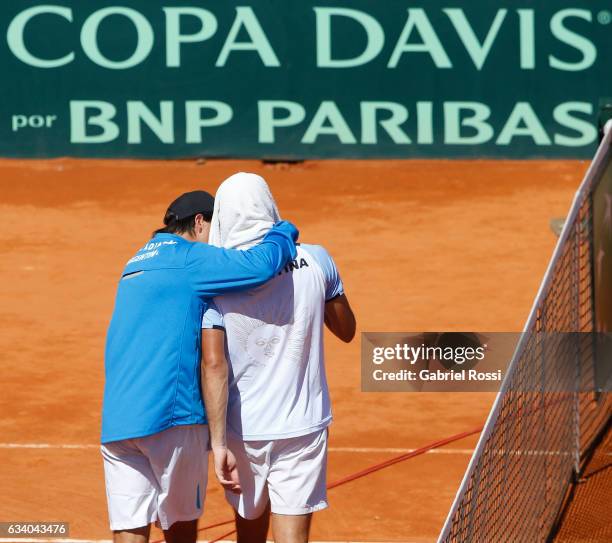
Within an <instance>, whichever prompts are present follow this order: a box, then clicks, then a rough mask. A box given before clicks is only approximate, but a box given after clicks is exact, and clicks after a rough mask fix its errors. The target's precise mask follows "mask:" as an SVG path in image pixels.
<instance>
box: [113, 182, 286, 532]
mask: <svg viewBox="0 0 612 543" xmlns="http://www.w3.org/2000/svg"><path fill="white" fill-rule="evenodd" d="M213 204H214V199H213V197H212V196H211V195H210V194H208V193H206V192H204V191H194V192H190V193H186V194H183V195H182V196H180V197H179V198H178V199H177V200H175V201H174V202H173V203H172V204H171V205H170V207H169V208H168V211H167V212H166V216H165V217H164V225H165V226H164V227H163V228H161V229H160V230H158V231H156V232H155V233H154V236H153V238H152V239H151V240H150V241H148V242H147V243H146V244H145V245H144V247H142V248H141V249H140V250H139V251H138V252H137V253H136V255H135V256H134V257H133V258H131V259H130V260H129V261H128V262H127V265H126V266H125V269H124V270H123V273H122V275H121V279H120V280H119V286H118V289H117V297H116V301H115V309H114V312H113V317H112V320H111V323H110V327H109V330H108V336H107V342H106V353H105V376H106V382H105V389H104V407H103V413H102V440H101V441H102V456H103V459H104V472H105V480H106V494H107V501H108V509H109V518H110V527H111V530H113V532H114V541H116V542H121V543H124V542H126V543H127V542H139V543H140V542H146V541H148V537H149V530H150V523H152V522H157V524H158V525H159V526H160V527H161V528H162V529H163V530H164V533H165V536H166V541H168V543H172V542H173V541H180V542H181V543H183V542H189V541H195V540H196V531H197V519H198V518H199V517H200V515H201V513H202V506H203V501H204V494H205V491H206V483H207V468H208V452H207V451H208V446H209V433H208V428H207V426H206V423H207V418H206V413H205V409H204V403H203V401H202V393H201V378H200V359H201V323H202V315H203V313H204V311H206V309H207V308H208V307H209V305H210V304H211V303H212V302H211V300H210V298H212V297H213V296H217V295H220V294H226V293H230V292H237V291H242V290H247V289H250V288H253V287H256V286H258V285H261V284H263V283H265V282H266V281H268V280H269V279H271V278H272V277H274V276H275V275H276V274H277V273H278V272H279V271H280V270H281V269H282V268H283V267H284V266H285V264H286V263H287V262H288V261H289V260H291V259H292V258H295V255H296V249H295V242H296V240H297V236H298V232H297V230H296V228H295V227H294V226H293V225H292V224H291V223H288V222H284V221H283V222H279V223H277V224H276V225H275V226H274V227H273V228H272V229H271V230H270V231H269V232H268V234H267V235H266V236H265V238H264V239H263V241H262V243H260V244H259V245H257V246H255V247H253V248H252V249H249V250H247V251H238V250H228V249H221V248H217V247H213V246H210V245H208V244H207V243H206V242H207V241H208V233H209V229H210V220H211V217H212V211H213Z"/></svg>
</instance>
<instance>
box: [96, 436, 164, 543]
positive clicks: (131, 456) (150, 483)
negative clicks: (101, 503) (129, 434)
mask: <svg viewBox="0 0 612 543" xmlns="http://www.w3.org/2000/svg"><path fill="white" fill-rule="evenodd" d="M101 452H102V458H103V461H104V479H105V483H106V497H107V501H108V516H109V520H110V529H111V530H112V531H113V541H115V543H146V542H147V541H148V540H149V531H150V523H151V522H155V520H157V497H158V493H159V488H158V486H157V479H156V477H155V474H154V473H153V470H152V468H151V465H150V464H149V460H148V459H147V457H146V456H145V455H144V454H143V453H142V451H140V450H139V449H138V447H137V446H136V445H135V443H134V440H131V439H128V440H124V441H115V442H113V443H107V444H105V445H102V447H101Z"/></svg>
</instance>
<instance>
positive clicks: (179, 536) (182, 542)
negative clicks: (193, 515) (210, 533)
mask: <svg viewBox="0 0 612 543" xmlns="http://www.w3.org/2000/svg"><path fill="white" fill-rule="evenodd" d="M197 538H198V521H197V519H196V520H186V521H183V522H175V523H174V524H173V525H172V526H170V528H169V529H168V530H164V539H165V540H166V543H189V542H194V541H195V540H196V539H197Z"/></svg>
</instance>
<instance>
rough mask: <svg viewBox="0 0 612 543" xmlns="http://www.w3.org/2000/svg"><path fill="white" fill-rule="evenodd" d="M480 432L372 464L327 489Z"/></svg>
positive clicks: (331, 484) (473, 431) (478, 429)
mask: <svg viewBox="0 0 612 543" xmlns="http://www.w3.org/2000/svg"><path fill="white" fill-rule="evenodd" d="M481 431H482V427H479V428H474V429H473V430H469V431H467V432H461V433H460V434H455V435H454V436H450V437H446V438H444V439H440V440H439V441H434V442H432V443H429V444H428V445H425V446H423V447H421V448H420V449H415V450H414V451H411V452H409V453H404V454H400V455H399V456H396V457H395V458H391V459H389V460H386V461H385V462H381V463H380V464H374V465H373V466H370V467H369V468H366V469H364V470H362V471H358V472H357V473H353V474H352V475H348V476H347V477H344V478H343V479H338V480H337V481H334V482H333V483H330V484H329V485H327V489H328V490H331V489H332V488H336V487H337V486H340V485H344V484H346V483H350V482H351V481H354V480H355V479H361V477H365V476H366V475H370V473H374V472H375V471H379V470H381V469H384V468H388V467H389V466H392V465H393V464H397V463H398V462H403V461H404V460H408V459H409V458H414V457H415V456H419V455H421V454H425V453H426V452H427V451H431V450H432V449H437V448H438V447H442V446H443V445H447V444H449V443H452V442H453V441H458V440H460V439H463V438H465V437H468V436H471V435H474V434H478V433H480V432H481Z"/></svg>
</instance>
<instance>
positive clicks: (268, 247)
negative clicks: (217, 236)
mask: <svg viewBox="0 0 612 543" xmlns="http://www.w3.org/2000/svg"><path fill="white" fill-rule="evenodd" d="M297 236H298V232H297V230H296V228H295V226H293V225H292V224H291V223H288V222H286V221H281V222H280V223H277V224H276V225H274V227H273V228H271V229H270V231H269V232H268V233H267V234H266V236H265V237H264V239H263V241H262V242H261V243H260V244H259V245H257V246H255V247H252V248H251V249H248V250H247V251H238V250H235V249H221V248H219V247H213V246H211V245H206V244H204V243H194V244H193V245H192V247H191V249H190V250H189V254H188V256H187V262H186V268H187V272H188V277H189V281H190V282H191V285H192V288H193V289H194V290H195V291H196V292H197V293H198V294H199V295H200V296H201V297H202V298H213V297H214V296H219V295H221V294H226V293H228V292H237V291H241V290H248V289H250V288H254V287H257V286H259V285H262V284H263V283H265V282H266V281H269V280H270V279H272V277H274V276H275V275H276V274H277V273H278V272H279V271H280V270H281V269H282V268H283V267H284V266H285V264H286V263H287V262H288V261H289V260H292V259H293V258H295V255H296V249H295V240H296V239H297Z"/></svg>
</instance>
